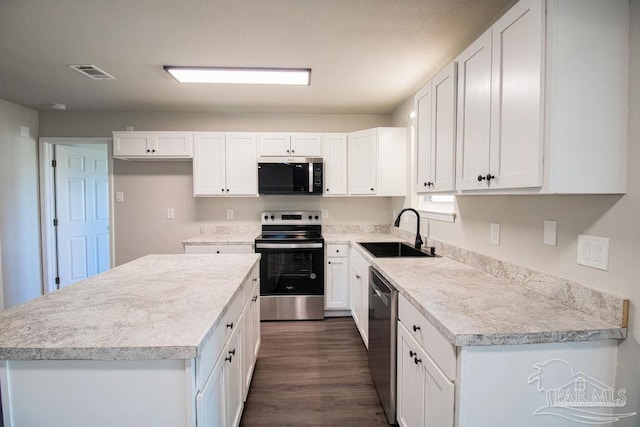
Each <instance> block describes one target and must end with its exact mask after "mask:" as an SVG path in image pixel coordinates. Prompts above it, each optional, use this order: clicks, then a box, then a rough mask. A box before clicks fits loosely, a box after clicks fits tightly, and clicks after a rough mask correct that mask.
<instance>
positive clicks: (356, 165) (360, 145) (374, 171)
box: [347, 127, 407, 196]
mask: <svg viewBox="0 0 640 427" xmlns="http://www.w3.org/2000/svg"><path fill="white" fill-rule="evenodd" d="M406 145H407V141H406V129H405V128H386V127H385V128H373V129H366V130H362V131H358V132H352V133H350V134H349V135H348V137H347V147H348V180H347V182H348V188H349V194H350V195H367V196H404V195H405V194H406V186H407V182H406V177H407V175H406V171H407V165H406V162H407V158H406Z"/></svg>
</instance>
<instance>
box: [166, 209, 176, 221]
mask: <svg viewBox="0 0 640 427" xmlns="http://www.w3.org/2000/svg"><path fill="white" fill-rule="evenodd" d="M167 219H176V210H175V209H174V208H167Z"/></svg>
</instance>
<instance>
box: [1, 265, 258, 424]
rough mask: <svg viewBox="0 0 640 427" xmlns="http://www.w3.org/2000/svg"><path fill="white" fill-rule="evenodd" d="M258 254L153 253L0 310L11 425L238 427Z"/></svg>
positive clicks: (252, 341)
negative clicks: (211, 426)
mask: <svg viewBox="0 0 640 427" xmlns="http://www.w3.org/2000/svg"><path fill="white" fill-rule="evenodd" d="M259 258H260V255H258V254H242V255H148V256H146V257H143V258H140V259H138V260H135V261H133V262H130V263H128V264H125V265H122V266H119V267H116V268H114V269H111V270H109V271H107V272H105V273H102V274H100V275H98V276H94V277H92V278H90V279H87V280H84V281H82V282H79V283H77V284H74V285H72V286H69V287H67V288H64V289H61V290H59V291H57V292H54V293H52V294H48V295H46V296H43V297H40V298H37V299H35V300H32V301H29V302H27V303H25V304H22V305H20V306H18V307H14V308H11V309H8V310H6V311H4V312H2V313H0V360H2V362H1V365H0V384H1V387H2V389H1V391H2V406H3V412H4V425H5V426H7V427H9V426H32V425H33V426H36V425H54V426H58V425H59V426H62V425H64V426H86V425H92V426H113V425H118V426H129V425H130V426H139V425H153V426H195V425H196V424H197V425H198V426H201V425H225V424H226V425H234V424H237V422H238V421H239V418H240V414H241V411H242V401H243V398H244V397H246V391H247V389H248V383H249V381H250V377H251V373H252V371H253V366H254V363H255V356H256V355H257V348H258V346H259V318H260V316H259V312H257V313H256V311H255V310H256V309H254V307H256V308H257V307H259V301H258V298H259V278H258V274H259V268H258V262H259ZM222 396H225V398H224V399H222Z"/></svg>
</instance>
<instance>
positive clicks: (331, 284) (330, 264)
mask: <svg viewBox="0 0 640 427" xmlns="http://www.w3.org/2000/svg"><path fill="white" fill-rule="evenodd" d="M348 265H349V262H348V259H347V258H346V257H345V258H336V257H331V258H327V275H326V277H327V282H326V283H327V289H326V292H325V302H324V303H325V308H326V309H344V310H346V309H348V308H349V285H348V282H349V270H348V268H347V267H348Z"/></svg>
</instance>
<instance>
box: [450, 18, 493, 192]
mask: <svg viewBox="0 0 640 427" xmlns="http://www.w3.org/2000/svg"><path fill="white" fill-rule="evenodd" d="M456 62H457V63H458V111H457V122H458V126H457V128H458V129H457V135H456V140H457V146H456V150H457V162H456V164H457V169H456V171H457V172H456V180H457V183H456V187H457V188H458V189H460V190H475V189H486V188H487V184H486V180H481V181H479V180H478V176H482V177H486V175H487V174H488V173H489V145H490V142H491V30H490V29H489V30H488V31H487V32H485V33H484V34H483V35H482V36H480V38H479V39H477V40H476V41H475V42H473V43H472V44H471V46H469V47H468V48H467V49H466V50H465V51H464V52H462V54H461V55H460V56H459V57H458V59H457V60H456Z"/></svg>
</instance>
